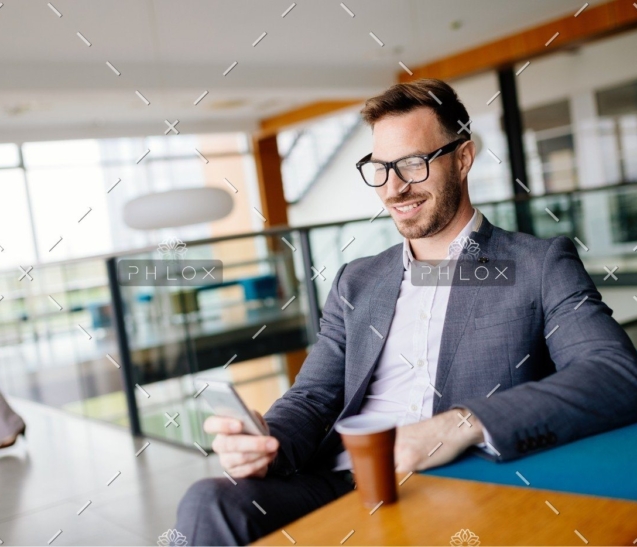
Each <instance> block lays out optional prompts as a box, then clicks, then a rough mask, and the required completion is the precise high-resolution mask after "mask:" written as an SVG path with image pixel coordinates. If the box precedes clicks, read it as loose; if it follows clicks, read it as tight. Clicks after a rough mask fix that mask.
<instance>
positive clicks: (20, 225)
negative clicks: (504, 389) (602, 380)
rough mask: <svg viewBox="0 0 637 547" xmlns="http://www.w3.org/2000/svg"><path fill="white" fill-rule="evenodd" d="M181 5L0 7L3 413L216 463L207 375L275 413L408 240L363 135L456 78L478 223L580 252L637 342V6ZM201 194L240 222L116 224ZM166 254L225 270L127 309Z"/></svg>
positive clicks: (376, 1)
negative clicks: (332, 320) (415, 91)
mask: <svg viewBox="0 0 637 547" xmlns="http://www.w3.org/2000/svg"><path fill="white" fill-rule="evenodd" d="M186 4H187V5H183V4H180V5H179V6H177V5H175V3H174V2H170V1H168V0H153V1H144V2H134V3H131V2H123V0H115V1H110V2H99V3H84V2H77V1H71V0H58V1H57V2H53V5H52V6H47V5H46V3H41V4H39V5H38V6H35V5H34V4H30V3H26V2H18V1H17V0H13V1H11V0H6V2H5V5H4V6H3V7H2V9H0V46H1V47H0V74H2V78H1V79H0V143H1V144H0V196H1V199H0V246H1V248H0V251H1V252H0V295H1V301H0V387H1V389H2V391H3V392H4V393H5V394H6V395H9V396H12V397H14V398H15V400H20V399H23V400H30V401H34V402H37V403H40V404H42V405H45V406H47V407H56V408H58V409H62V410H63V411H64V412H65V413H70V414H73V415H79V416H82V417H84V418H86V419H88V420H96V421H101V422H107V423H110V424H114V425H115V426H116V427H119V428H121V429H122V430H123V431H127V430H130V431H132V432H133V433H135V434H143V435H144V436H146V437H148V438H158V439H163V440H165V441H168V442H170V443H175V444H178V445H181V446H188V447H190V448H192V449H193V450H196V448H193V447H194V443H195V442H197V443H198V444H200V445H201V446H209V443H210V439H208V438H206V436H205V435H204V433H203V432H202V430H201V423H202V420H203V417H204V416H205V415H207V413H208V411H207V408H206V407H205V402H204V401H202V400H201V399H197V398H195V397H193V395H194V393H195V387H194V379H195V378H196V377H198V375H201V374H206V375H208V376H210V375H212V376H214V377H217V378H219V379H224V380H229V381H232V382H233V383H234V384H235V385H236V387H237V389H238V391H239V392H240V394H241V395H242V396H244V397H245V399H246V400H247V401H248V403H249V404H250V405H251V406H252V407H253V408H256V409H257V410H259V411H261V412H262V413H263V412H265V411H266V410H267V409H268V407H269V406H270V405H271V404H272V403H273V401H275V400H276V399H277V398H278V397H280V396H281V395H282V394H283V393H284V392H285V391H286V390H287V389H288V388H289V386H290V385H291V383H293V381H294V377H295V375H296V373H297V372H298V370H299V368H300V366H301V365H302V363H303V360H304V358H305V356H306V355H307V351H308V349H309V348H310V347H311V344H312V343H313V342H314V341H315V339H316V332H317V330H318V318H319V317H320V309H321V307H322V305H323V302H324V301H325V298H326V295H327V293H328V291H329V288H330V286H331V283H332V281H333V277H334V274H335V273H336V271H337V269H338V268H339V267H340V266H341V265H342V264H344V263H345V262H348V261H351V260H353V259H354V258H357V257H361V256H367V255H372V254H376V253H378V252H380V251H382V250H384V249H386V248H387V247H389V246H391V245H393V244H395V243H398V242H400V241H401V236H400V234H399V233H398V232H397V230H396V229H395V227H394V224H393V222H392V221H391V219H389V217H388V216H387V212H386V211H381V203H380V202H379V200H378V198H377V196H376V194H375V192H374V190H373V189H372V188H369V187H367V186H365V185H364V183H363V181H362V180H361V179H360V175H359V173H358V172H357V171H356V169H355V167H354V164H355V162H356V161H357V160H358V159H360V158H361V157H362V156H364V155H365V154H367V153H368V152H369V151H370V149H371V133H370V130H369V128H368V127H366V126H364V125H363V124H362V123H361V121H360V119H359V115H358V111H359V110H360V108H361V107H362V103H363V101H364V100H365V98H367V97H370V96H373V95H375V94H378V93H379V92H381V91H382V90H384V89H385V88H386V87H388V86H390V85H391V84H393V83H395V82H398V81H408V80H410V79H415V78H418V77H437V78H442V79H445V80H447V81H448V82H449V83H451V84H452V85H453V86H454V88H455V89H456V90H457V91H458V93H459V95H460V98H461V99H462V100H463V101H464V103H465V105H466V107H467V109H468V111H469V113H470V115H471V118H472V123H471V128H472V132H473V138H474V139H475V140H476V141H477V143H478V148H479V153H478V155H477V157H476V161H475V164H474V166H473V168H472V170H471V173H470V176H469V182H470V187H469V188H470V195H471V198H472V201H473V203H474V204H475V205H477V206H478V207H479V208H480V209H481V210H482V211H483V213H484V214H485V215H486V216H487V217H488V218H489V220H490V221H491V222H492V223H494V224H497V225H499V226H501V227H502V228H505V229H508V230H521V231H526V232H530V233H533V234H535V235H537V236H540V237H551V236H555V235H558V234H564V235H567V236H569V237H571V238H575V237H577V238H578V240H579V241H580V242H581V243H582V245H578V250H579V251H580V256H581V258H582V260H583V261H584V264H585V266H586V268H587V269H588V271H589V273H590V274H591V276H592V277H593V279H594V281H595V283H596V284H597V286H598V288H599V290H600V292H601V293H602V295H603V297H604V299H605V300H606V302H607V303H608V304H609V306H610V307H611V308H613V310H614V312H615V317H616V318H617V320H618V321H620V323H622V324H624V325H625V328H626V329H627V331H628V332H629V333H630V334H631V336H635V335H634V334H633V330H636V327H635V325H636V324H637V302H636V300H637V296H635V295H636V294H637V257H636V253H635V249H636V248H637V184H636V183H637V63H635V62H634V57H633V56H634V52H635V51H636V50H637V9H636V8H635V7H634V6H633V5H632V2H630V1H620V0H614V1H610V2H603V1H595V0H590V1H589V2H588V4H586V7H585V8H584V10H583V11H581V12H580V13H579V14H578V15H577V16H576V15H575V14H576V12H577V11H578V10H579V9H580V8H581V7H582V5H581V4H580V3H578V2H575V3H573V2H571V1H567V0H535V1H534V2H507V3H506V6H505V7H503V6H504V3H503V2H500V1H498V0H483V1H482V2H473V1H468V0H456V1H454V2H444V3H443V2H434V1H424V2H422V1H416V0H409V1H407V0H405V1H399V2H383V1H380V0H367V1H366V2H362V0H350V1H349V2H346V3H345V4H346V5H345V6H342V5H339V3H338V2H333V3H331V4H330V5H329V6H328V5H326V4H325V3H323V2H320V3H319V2H299V3H298V5H295V4H292V6H293V7H292V8H291V9H289V10H288V8H289V7H290V3H286V2H267V3H265V2H263V3H262V2H260V3H250V2H235V1H233V2H207V1H203V0H190V1H189V2H187V3H186ZM56 12H57V13H56ZM59 14H61V15H62V17H60V16H59ZM352 15H355V17H353V16H352ZM78 32H79V33H81V36H80V35H79V34H78ZM264 32H267V34H266V35H265V36H262V34H263V33H264ZM370 32H373V34H374V36H372V35H371V34H370ZM259 38H261V39H260V40H259ZM89 43H90V44H91V45H90V46H89V45H88V44H89ZM381 43H382V44H383V45H382V46H381ZM529 62H530V64H529ZM235 63H236V64H235ZM516 179H518V182H516ZM190 188H219V189H222V190H223V191H224V192H227V193H228V194H229V195H230V196H231V199H232V209H231V211H230V212H229V213H227V214H226V215H225V216H224V217H223V218H220V219H218V220H212V221H205V222H199V223H197V224H187V225H183V226H178V227H164V228H161V227H160V228H155V229H150V230H138V229H134V228H131V227H130V226H129V225H128V224H127V222H126V221H125V218H124V215H123V211H124V207H125V205H126V203H128V202H130V201H131V200H132V199H134V198H137V197H140V196H144V195H147V194H154V193H158V192H164V191H167V190H184V189H190ZM527 190H528V191H527ZM150 213H151V216H152V215H155V216H157V217H158V218H160V217H161V215H162V212H161V210H157V211H152V210H151V211H150ZM180 214H181V215H182V217H183V218H185V219H188V217H189V212H188V210H182V211H180ZM556 219H557V220H556ZM160 224H161V223H160ZM264 230H265V232H264ZM180 242H182V243H183V244H182V243H180ZM162 243H164V245H166V246H167V247H168V249H169V251H168V252H185V257H186V258H208V259H210V258H214V259H220V260H222V261H223V264H224V272H223V276H224V283H223V284H221V285H215V286H209V287H201V288H182V289H175V288H173V287H116V286H114V285H116V284H114V283H113V265H114V264H115V263H116V261H117V260H118V259H119V258H162V256H163V255H162V252H161V250H160V249H159V245H160V244H162ZM183 245H185V249H186V250H185V251H184V250H183V249H184V247H183ZM584 246H585V248H584ZM163 249H164V251H165V250H166V247H164V248H163ZM164 254H165V253H164ZM615 268H616V269H615ZM25 272H28V273H25ZM609 272H613V273H609ZM291 299H293V300H292V302H290V300H291ZM286 303H287V304H288V305H287V306H286ZM282 308H283V309H282ZM263 325H266V328H265V329H264V330H262V331H261V332H260V333H259V334H258V336H256V337H255V334H256V333H257V331H259V329H261V328H262V327H263ZM118 367H119V368H118ZM136 385H139V386H140V387H142V388H143V390H145V392H146V393H148V394H150V395H151V396H150V397H147V396H146V394H145V393H144V392H143V391H142V390H141V389H138V388H136V387H135V386H136ZM166 413H169V414H170V415H174V414H175V413H179V419H178V421H179V425H180V427H172V426H171V427H166V425H165V424H166V421H167V419H166V415H165V414H166Z"/></svg>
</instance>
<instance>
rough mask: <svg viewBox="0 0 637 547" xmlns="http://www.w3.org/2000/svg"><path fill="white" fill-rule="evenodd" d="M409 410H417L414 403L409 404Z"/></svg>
mask: <svg viewBox="0 0 637 547" xmlns="http://www.w3.org/2000/svg"><path fill="white" fill-rule="evenodd" d="M409 410H411V411H412V412H416V410H418V407H417V406H416V405H411V406H410V407H409Z"/></svg>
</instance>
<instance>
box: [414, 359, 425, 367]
mask: <svg viewBox="0 0 637 547" xmlns="http://www.w3.org/2000/svg"><path fill="white" fill-rule="evenodd" d="M424 364H425V362H424V361H423V360H422V359H418V361H416V365H417V366H419V367H421V366H423V365H424Z"/></svg>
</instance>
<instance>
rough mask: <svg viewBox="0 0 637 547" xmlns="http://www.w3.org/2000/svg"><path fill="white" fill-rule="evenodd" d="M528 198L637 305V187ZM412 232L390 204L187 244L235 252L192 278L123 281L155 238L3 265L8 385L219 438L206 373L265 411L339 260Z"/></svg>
mask: <svg viewBox="0 0 637 547" xmlns="http://www.w3.org/2000/svg"><path fill="white" fill-rule="evenodd" d="M529 204H530V211H531V215H532V221H533V226H534V229H535V231H536V233H537V235H538V236H540V237H544V238H547V237H552V236H555V235H561V234H563V235H566V236H568V237H571V238H573V239H574V238H577V240H578V243H577V245H576V247H577V249H578V251H579V253H580V257H581V258H582V260H583V262H584V264H585V266H586V268H587V270H588V271H589V273H590V274H591V276H592V277H593V279H594V281H595V282H596V284H597V285H598V287H599V288H600V291H601V292H602V294H603V295H604V298H605V299H606V294H608V295H609V296H610V297H614V298H615V299H616V301H617V302H618V303H619V304H618V306H623V305H624V304H625V303H628V304H630V305H631V306H634V300H633V299H632V296H631V295H632V292H633V291H634V289H633V288H632V287H635V286H637V256H636V252H635V251H634V250H633V249H635V248H636V246H637V185H621V186H614V187H607V188H598V189H591V190H586V191H576V192H568V193H562V194H551V195H544V196H537V197H532V198H529ZM478 207H479V208H480V210H481V211H482V212H483V213H484V214H485V216H486V217H487V218H488V219H489V220H490V221H491V222H492V223H493V224H495V225H498V226H500V227H502V228H505V229H508V230H516V229H517V224H516V214H515V203H514V202H513V201H511V200H510V201H505V202H498V203H484V204H479V205H478ZM401 241H402V237H401V236H400V234H399V233H398V231H397V230H396V228H395V225H394V223H393V220H392V219H391V218H390V217H388V216H387V214H386V212H385V214H384V215H380V216H377V217H375V218H373V219H370V218H364V219H356V220H351V221H345V222H336V223H326V224H320V225H312V226H301V227H294V228H292V227H282V228H273V229H269V230H265V231H263V232H253V233H246V234H238V235H235V236H227V237H220V238H209V239H205V240H198V241H190V242H186V247H187V255H186V256H187V258H188V259H201V260H211V259H216V260H221V261H222V263H223V282H219V283H209V284H206V285H200V286H194V287H187V286H182V287H175V286H159V285H156V284H148V285H145V286H137V287H130V286H123V285H122V284H121V283H115V284H114V283H113V281H114V279H115V280H116V278H115V277H114V272H116V267H117V264H118V262H120V261H121V260H124V259H127V260H131V259H135V260H141V259H150V258H154V259H160V258H161V259H163V258H162V255H161V254H160V253H158V250H157V249H155V248H145V249H140V250H138V251H136V252H131V253H127V254H119V255H117V256H100V257H91V258H87V259H80V260H73V261H66V262H61V263H47V264H38V265H34V267H33V269H30V270H29V268H27V267H23V269H16V270H15V271H14V270H10V271H4V272H0V295H2V296H3V299H2V306H0V386H1V388H2V390H3V391H5V392H7V393H8V394H9V395H15V396H18V397H24V398H27V399H32V400H36V401H40V402H43V403H45V404H47V405H52V406H57V407H60V408H63V409H65V410H67V411H70V412H74V413H78V414H80V415H83V416H85V417H87V418H94V419H100V420H105V421H108V422H111V423H114V424H117V425H121V426H126V427H129V428H131V429H132V430H133V431H134V432H136V433H143V434H145V435H148V436H151V437H159V438H163V439H166V440H170V441H173V442H176V443H180V444H184V445H190V446H193V443H195V442H197V443H198V444H199V445H200V446H203V447H206V446H209V440H210V439H208V438H207V437H206V436H205V435H204V434H203V432H202V429H201V423H202V421H203V418H204V416H206V415H207V414H209V412H208V409H207V407H206V404H205V402H204V401H203V399H202V398H199V397H195V394H196V391H195V389H196V388H195V379H196V378H198V377H200V376H202V375H206V376H208V377H214V378H218V379H223V380H227V381H230V382H232V383H233V384H235V386H236V387H237V390H238V391H239V392H240V393H241V395H242V396H244V397H245V399H246V400H247V401H248V402H249V404H250V405H251V406H252V407H253V408H256V409H257V410H259V411H261V412H262V413H264V412H265V411H266V410H267V409H268V408H269V406H270V405H271V404H272V402H274V400H276V399H277V398H278V397H280V396H281V395H282V394H283V393H284V392H285V391H286V390H287V389H288V388H289V386H290V383H291V382H293V380H294V366H293V365H290V362H291V361H289V360H288V356H290V355H295V356H296V364H297V365H298V360H299V352H303V351H305V350H306V349H307V348H308V347H309V346H311V344H312V343H313V342H314V341H315V340H316V333H317V332H318V329H319V317H320V309H321V307H322V305H323V303H324V302H325V299H326V298H327V294H328V292H329V290H330V288H331V285H332V282H333V280H334V275H335V274H336V272H337V270H338V269H339V268H340V266H342V265H343V264H345V263H346V262H351V261H352V260H355V259H356V258H359V257H364V256H370V255H375V254H377V253H379V252H382V251H383V250H385V249H387V248H388V247H390V246H392V245H394V244H397V243H400V242H401ZM615 266H617V269H616V270H614V276H609V275H608V270H612V268H614V267H615ZM25 270H26V271H27V272H28V274H25V273H24V271H25ZM614 277H616V278H617V279H614ZM114 285H115V286H114ZM613 291H614V292H613ZM622 291H623V292H622ZM628 304H625V305H626V306H628ZM622 313H623V315H622V317H624V318H628V319H630V318H631V316H630V313H631V312H630V310H628V309H627V311H625V312H622ZM635 317H637V313H635V314H634V315H633V316H632V318H635ZM301 360H302V359H301ZM175 424H178V425H175Z"/></svg>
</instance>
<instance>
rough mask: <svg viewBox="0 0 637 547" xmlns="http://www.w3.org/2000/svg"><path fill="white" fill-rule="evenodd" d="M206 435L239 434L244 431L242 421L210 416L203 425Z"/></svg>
mask: <svg viewBox="0 0 637 547" xmlns="http://www.w3.org/2000/svg"><path fill="white" fill-rule="evenodd" d="M203 429H204V431H205V432H206V433H210V434H214V433H239V432H240V431H241V430H242V429H243V424H242V423H241V420H237V419H236V418H226V417H224V416H210V417H209V418H206V421H205V422H204V423H203Z"/></svg>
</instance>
